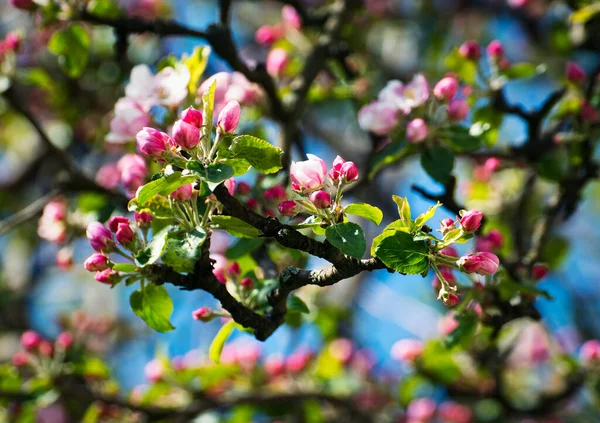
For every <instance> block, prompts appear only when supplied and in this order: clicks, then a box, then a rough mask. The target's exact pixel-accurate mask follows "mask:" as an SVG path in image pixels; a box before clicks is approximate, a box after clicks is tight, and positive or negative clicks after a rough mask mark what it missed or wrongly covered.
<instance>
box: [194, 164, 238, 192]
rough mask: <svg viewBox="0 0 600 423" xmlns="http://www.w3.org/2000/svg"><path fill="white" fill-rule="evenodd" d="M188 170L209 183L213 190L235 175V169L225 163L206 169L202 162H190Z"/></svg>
mask: <svg viewBox="0 0 600 423" xmlns="http://www.w3.org/2000/svg"><path fill="white" fill-rule="evenodd" d="M187 168H188V170H191V171H192V173H194V174H195V175H197V176H199V177H200V178H202V179H203V180H204V181H205V182H207V183H208V187H209V188H210V189H211V190H213V189H215V187H216V186H217V185H219V184H220V183H221V182H223V181H225V180H227V179H229V178H231V177H232V176H233V175H234V173H235V172H234V171H233V168H232V167H231V166H228V165H226V164H225V163H212V164H209V165H208V166H206V167H205V166H204V165H203V164H202V163H200V162H188V165H187Z"/></svg>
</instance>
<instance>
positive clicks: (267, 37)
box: [254, 25, 284, 46]
mask: <svg viewBox="0 0 600 423" xmlns="http://www.w3.org/2000/svg"><path fill="white" fill-rule="evenodd" d="M283 35H284V34H283V29H282V28H281V27H280V26H278V25H262V26H261V27H260V28H258V29H257V30H256V32H255V33H254V39H255V40H256V42H257V43H258V44H262V45H265V46H269V45H271V44H273V43H274V42H275V41H277V40H278V39H279V38H281V37H282V36H283Z"/></svg>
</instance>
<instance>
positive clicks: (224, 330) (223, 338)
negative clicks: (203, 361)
mask: <svg viewBox="0 0 600 423" xmlns="http://www.w3.org/2000/svg"><path fill="white" fill-rule="evenodd" d="M235 326H236V324H235V322H234V321H233V320H230V321H229V322H227V323H225V324H224V325H223V326H222V327H221V329H219V332H217V335H216V336H215V339H213V341H212V343H211V344H210V348H209V349H208V356H209V357H210V359H211V360H212V361H213V362H214V363H216V364H219V363H220V362H221V352H222V351H223V347H224V346H225V342H227V338H229V335H231V332H233V328H235Z"/></svg>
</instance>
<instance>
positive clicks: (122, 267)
mask: <svg viewBox="0 0 600 423" xmlns="http://www.w3.org/2000/svg"><path fill="white" fill-rule="evenodd" d="M135 269H136V267H135V264H133V263H117V264H115V265H114V266H113V267H112V270H114V271H117V272H135Z"/></svg>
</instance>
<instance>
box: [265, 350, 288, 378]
mask: <svg viewBox="0 0 600 423" xmlns="http://www.w3.org/2000/svg"><path fill="white" fill-rule="evenodd" d="M263 368H264V370H265V373H267V375H268V376H269V377H270V378H274V377H277V376H279V375H281V374H283V373H284V372H285V360H284V358H283V356H282V355H280V354H273V355H270V356H268V357H267V358H266V359H265V362H264V364H263Z"/></svg>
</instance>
